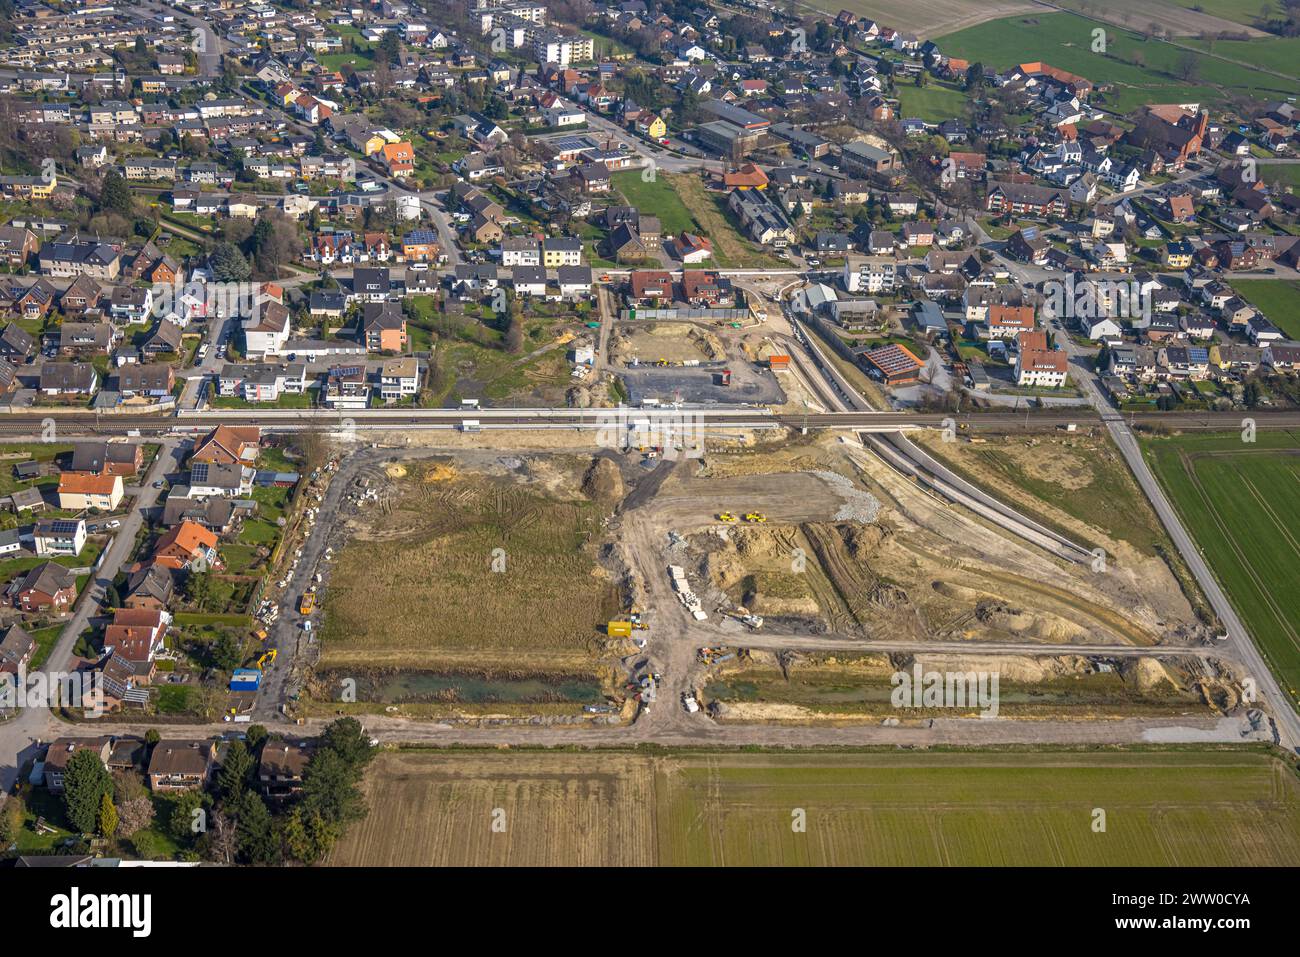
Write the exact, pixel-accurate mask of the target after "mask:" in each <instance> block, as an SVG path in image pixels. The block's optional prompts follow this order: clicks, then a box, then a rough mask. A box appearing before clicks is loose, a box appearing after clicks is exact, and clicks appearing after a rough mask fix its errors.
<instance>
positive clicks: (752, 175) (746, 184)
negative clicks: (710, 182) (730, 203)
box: [722, 163, 767, 189]
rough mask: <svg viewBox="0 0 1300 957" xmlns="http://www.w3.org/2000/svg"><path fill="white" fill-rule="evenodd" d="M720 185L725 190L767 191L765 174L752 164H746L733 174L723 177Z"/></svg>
mask: <svg viewBox="0 0 1300 957" xmlns="http://www.w3.org/2000/svg"><path fill="white" fill-rule="evenodd" d="M722 185H723V186H725V187H726V188H727V189H767V174H766V173H764V172H763V171H762V170H761V169H759V168H758V167H757V166H755V165H754V164H753V163H746V164H745V165H744V166H742V167H740V169H738V170H736V171H735V172H732V173H726V174H725V175H723V177H722Z"/></svg>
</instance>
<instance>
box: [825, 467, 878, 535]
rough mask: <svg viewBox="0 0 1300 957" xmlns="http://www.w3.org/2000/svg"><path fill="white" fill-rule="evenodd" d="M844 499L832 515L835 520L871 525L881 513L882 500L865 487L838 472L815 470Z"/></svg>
mask: <svg viewBox="0 0 1300 957" xmlns="http://www.w3.org/2000/svg"><path fill="white" fill-rule="evenodd" d="M813 474H814V475H817V476H819V477H820V478H821V479H822V480H823V481H825V482H826V484H828V485H829V486H831V488H833V489H834V490H835V491H836V493H837V494H838V495H839V496H840V498H841V499H843V504H842V505H840V508H839V511H837V512H836V513H835V515H834V516H833V517H832V519H831V520H832V521H835V522H861V523H862V524H863V525H870V524H871V523H872V522H874V521H875V520H876V516H878V515H879V514H880V502H879V501H878V500H877V499H876V497H875V496H874V495H872V494H871V493H870V492H868V491H866V490H865V489H861V488H858V487H857V486H856V485H854V484H853V482H852V481H851V480H850V479H847V478H845V477H844V476H843V475H840V474H839V473H838V472H814V473H813Z"/></svg>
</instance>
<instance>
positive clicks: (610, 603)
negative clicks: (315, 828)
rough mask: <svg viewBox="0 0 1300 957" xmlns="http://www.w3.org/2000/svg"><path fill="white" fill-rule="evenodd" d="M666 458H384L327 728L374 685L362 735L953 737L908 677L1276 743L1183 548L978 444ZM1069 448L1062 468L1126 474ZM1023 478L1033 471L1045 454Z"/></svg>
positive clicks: (330, 606)
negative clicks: (1173, 548) (1177, 721)
mask: <svg viewBox="0 0 1300 957" xmlns="http://www.w3.org/2000/svg"><path fill="white" fill-rule="evenodd" d="M451 441H452V440H451V439H447V440H442V439H438V440H430V445H431V446H445V445H446V444H448V443H450V442H451ZM585 441H587V442H589V441H590V436H589V435H588V437H587V439H586V440H585ZM646 441H650V442H654V441H655V440H654V439H653V438H652V439H650V440H646V439H645V438H644V437H641V436H639V434H637V435H634V434H632V433H629V434H628V436H627V438H626V439H625V440H622V441H617V442H615V443H613V444H614V447H613V448H598V449H592V448H591V447H590V445H586V446H584V444H583V442H584V439H583V437H582V436H581V435H575V434H573V433H557V434H555V435H554V436H553V437H552V438H551V439H550V440H543V439H541V438H534V439H533V440H532V443H533V445H534V446H535V448H534V449H533V450H531V451H526V452H525V451H520V452H514V453H509V454H504V453H501V452H497V451H494V450H493V449H492V448H491V446H492V445H494V444H495V440H494V438H493V437H492V436H490V435H489V436H487V437H484V436H481V435H479V436H464V437H460V436H458V437H456V439H455V442H456V443H457V446H456V448H457V451H456V452H455V454H454V458H453V457H452V456H449V455H447V454H446V453H445V452H444V451H441V450H440V448H436V447H430V448H427V449H418V450H417V449H413V448H408V449H406V450H404V451H403V450H391V449H390V450H382V449H377V450H376V451H375V452H374V453H373V455H374V456H376V457H377V458H376V462H375V464H373V465H370V466H367V467H366V468H364V469H362V470H361V471H360V472H358V474H357V476H356V477H355V478H354V479H353V481H354V482H355V483H357V487H358V488H359V489H364V494H361V495H359V499H360V501H365V502H370V503H372V504H370V505H367V506H364V507H363V506H362V505H360V504H357V505H354V506H353V509H352V512H351V513H345V514H344V515H342V516H341V518H342V521H341V522H340V523H339V524H338V526H337V529H336V532H335V534H336V536H337V537H338V542H339V544H338V546H337V547H338V548H339V549H340V554H339V559H338V568H339V569H340V570H344V571H346V575H345V576H344V578H343V580H344V581H345V582H346V584H344V585H342V586H341V587H335V588H334V589H332V590H331V593H330V594H329V595H328V596H327V598H326V600H325V603H324V610H325V612H326V615H325V621H326V624H325V630H324V633H323V636H322V643H321V651H322V653H321V656H320V660H319V662H318V663H317V666H316V670H315V673H314V679H313V681H312V682H310V683H309V691H310V692H311V693H310V694H309V696H308V699H309V701H314V702H316V706H315V707H316V710H317V711H321V710H324V709H329V710H337V705H338V702H337V696H335V695H334V694H333V691H332V689H333V688H334V687H335V686H337V685H339V684H340V683H343V682H346V681H348V680H349V679H350V680H351V681H352V682H353V683H354V684H355V685H356V687H357V696H356V701H354V702H347V703H345V707H344V708H343V710H353V711H364V712H368V713H370V714H374V715H384V716H385V717H387V718H391V719H398V720H402V719H404V720H416V721H418V720H421V719H434V718H436V719H438V720H441V721H446V720H452V721H454V722H458V723H461V724H464V723H469V724H473V725H480V726H481V725H483V724H484V723H507V724H508V723H536V722H541V723H542V724H543V725H545V726H555V725H581V726H585V727H589V728H590V727H594V726H598V725H606V726H610V728H609V732H610V733H615V734H619V735H625V736H627V737H628V738H630V739H632V740H639V739H641V738H643V737H644V738H646V739H647V740H653V739H655V737H656V736H658V735H661V734H664V733H673V732H680V733H683V734H687V733H690V734H697V733H698V734H707V733H708V729H709V728H710V727H718V728H723V727H727V726H733V725H754V724H777V725H782V724H784V725H803V726H819V725H826V726H836V725H844V724H853V723H858V724H862V723H871V724H877V725H882V724H884V725H886V726H888V724H889V723H890V722H892V723H893V724H894V725H895V726H906V725H907V723H908V722H913V723H915V722H922V723H924V722H927V721H931V720H933V718H934V716H935V714H936V712H934V711H932V710H930V709H927V708H925V707H921V708H912V707H907V708H902V709H900V708H898V707H897V705H896V704H893V703H891V687H890V679H891V676H893V675H895V674H897V673H899V672H900V671H907V670H908V669H911V668H913V667H916V666H918V665H920V666H921V667H922V668H924V669H926V670H934V669H938V670H941V671H953V672H996V673H997V674H999V675H1000V676H1001V680H1002V682H1003V683H1002V685H1001V695H1002V700H1004V701H1005V702H1006V706H1005V707H1004V708H1003V709H1002V710H1001V712H1000V717H1002V718H1005V719H1012V720H1014V719H1025V720H1030V721H1044V720H1051V721H1081V720H1084V719H1098V718H1103V719H1104V718H1114V719H1147V718H1161V717H1164V718H1170V717H1181V718H1195V719H1197V720H1201V721H1204V722H1208V723H1213V722H1215V721H1218V720H1221V719H1227V718H1231V719H1232V720H1234V721H1237V722H1238V724H1239V726H1240V728H1241V729H1242V731H1241V733H1243V734H1247V735H1250V736H1255V735H1259V736H1266V735H1267V731H1268V729H1267V727H1265V726H1264V725H1263V724H1262V723H1261V719H1260V715H1259V713H1258V712H1255V711H1253V709H1251V708H1250V707H1249V704H1250V702H1249V701H1247V700H1244V697H1243V692H1242V685H1241V679H1242V677H1243V676H1242V675H1240V674H1238V673H1237V669H1236V668H1235V666H1234V665H1233V664H1232V662H1231V661H1229V660H1226V659H1224V658H1223V657H1221V656H1219V655H1218V654H1217V653H1216V639H1215V633H1214V627H1213V624H1212V623H1211V622H1207V621H1206V620H1205V619H1204V615H1203V614H1202V613H1199V612H1198V608H1197V607H1196V601H1195V593H1194V592H1190V593H1189V592H1188V591H1186V590H1185V588H1184V586H1183V584H1182V582H1181V581H1180V579H1179V576H1178V574H1177V572H1176V567H1175V566H1173V565H1171V564H1170V563H1168V562H1167V560H1166V558H1165V557H1163V555H1162V552H1161V550H1160V549H1159V548H1158V547H1156V546H1157V544H1158V543H1156V542H1155V541H1154V540H1148V541H1145V542H1143V546H1144V547H1138V546H1137V545H1136V544H1133V543H1130V542H1126V541H1125V540H1123V539H1121V538H1119V537H1118V536H1117V535H1115V534H1113V530H1111V529H1109V528H1106V527H1097V526H1095V525H1092V524H1090V523H1087V522H1084V521H1082V520H1080V519H1069V516H1068V515H1066V514H1065V513H1064V511H1063V510H1064V509H1067V508H1069V507H1070V505H1069V502H1065V503H1061V502H1060V501H1058V502H1057V506H1055V507H1054V506H1051V505H1050V504H1048V503H1046V502H1041V503H1035V502H1034V501H1031V496H1030V492H1029V491H1028V490H1027V489H1021V490H1020V493H1019V494H1018V495H1015V496H1012V495H1004V496H999V497H998V498H994V497H992V496H991V495H989V493H988V492H986V491H985V489H986V488H988V487H989V485H988V484H986V483H987V476H986V475H982V474H981V475H979V476H978V477H979V478H980V479H981V480H982V481H981V484H979V485H976V484H975V483H974V482H972V481H970V480H968V479H966V478H964V477H963V476H962V475H961V474H958V473H957V471H955V468H950V467H949V466H948V465H946V464H944V463H945V461H952V462H964V461H965V459H964V458H963V456H966V455H976V456H982V455H983V454H984V453H981V452H968V451H967V450H969V449H978V448H980V446H977V445H973V444H972V442H971V440H970V439H969V438H967V437H965V436H959V437H957V438H955V439H953V440H952V442H950V443H944V444H940V445H937V446H936V445H934V443H933V442H925V443H915V442H912V441H910V440H909V439H908V438H906V437H904V436H903V435H902V434H898V433H894V434H888V435H877V434H872V433H866V432H864V433H854V432H838V433H834V432H812V433H809V434H807V435H798V434H792V433H791V432H789V431H788V430H775V431H755V432H747V433H744V434H731V433H716V434H715V435H714V436H712V437H710V438H709V439H708V440H707V441H705V442H703V443H702V445H691V444H690V443H689V442H687V441H686V440H685V439H683V438H681V437H673V436H669V438H668V439H667V440H666V443H667V444H658V445H656V444H650V445H647V444H645V442H646ZM660 441H663V440H660ZM939 441H940V442H941V443H942V440H939ZM1000 441H1001V440H999V439H990V440H988V442H987V443H986V445H987V447H988V448H990V449H995V448H1001V446H1000V445H999V442H1000ZM1070 441H1071V442H1073V443H1074V444H1072V445H1071V446H1070V447H1069V448H1065V447H1062V448H1059V449H1057V450H1056V451H1057V453H1058V454H1059V455H1064V456H1065V457H1066V459H1067V460H1068V459H1069V457H1070V456H1073V458H1074V459H1076V460H1077V462H1076V465H1078V464H1079V463H1082V465H1083V466H1087V467H1088V468H1089V469H1091V470H1092V471H1091V472H1090V473H1089V474H1092V475H1094V477H1099V476H1100V477H1104V476H1106V475H1107V474H1108V472H1107V469H1108V468H1109V466H1108V465H1107V464H1106V463H1105V461H1104V460H1102V459H1099V458H1098V457H1097V453H1096V450H1094V449H1092V448H1090V447H1089V444H1088V443H1087V442H1083V441H1082V437H1076V438H1075V439H1072V440H1070ZM547 444H550V445H551V449H549V450H548V449H547V448H545V446H546V445H547ZM931 448H933V449H934V454H933V455H932V454H931V453H930V451H929V450H930V449H931ZM957 449H961V450H962V451H960V452H959V451H955V450H957ZM940 454H943V455H944V456H945V458H944V460H940V458H939V457H938V456H939V455H940ZM1005 454H1006V455H1021V456H1023V455H1024V454H1026V453H1025V445H1024V443H1023V440H1021V439H1017V440H1015V441H1014V442H1011V441H1008V442H1007V443H1006V449H1005ZM1044 467H1046V466H1044ZM1080 468H1081V469H1082V466H1080ZM965 471H967V473H968V474H972V475H973V476H974V475H975V472H974V471H973V469H966V470H965ZM1082 474H1083V472H1082V470H1081V471H1080V475H1082ZM1075 484H1076V485H1079V487H1081V488H1082V487H1084V484H1085V483H1083V482H1082V479H1079V480H1078V481H1076V483H1075ZM1108 488H1109V483H1108ZM1119 491H1123V490H1119ZM1133 491H1134V497H1128V498H1125V497H1122V496H1120V495H1118V492H1117V491H1116V490H1115V489H1113V488H1111V489H1110V491H1109V492H1108V494H1114V495H1116V498H1115V504H1114V509H1113V511H1114V512H1117V513H1121V514H1132V515H1135V516H1138V517H1139V518H1143V516H1142V515H1141V511H1142V507H1143V503H1142V501H1141V500H1140V498H1137V497H1136V490H1133ZM1058 498H1059V497H1058ZM1035 504H1037V505H1038V506H1039V507H1033V508H1031V507H1030V506H1034V505H1035ZM1063 516H1064V517H1063ZM1139 524H1141V522H1139ZM1143 527H1147V528H1150V527H1152V526H1150V525H1144V526H1143ZM494 562H498V563H499V565H498V564H494ZM376 608H383V609H386V611H385V612H384V613H383V614H376V612H375V609H376ZM304 707H307V709H308V710H309V711H310V705H304ZM945 716H946V717H948V718H954V717H969V716H970V715H966V714H964V713H961V712H946V713H945ZM700 722H703V724H701V723H700Z"/></svg>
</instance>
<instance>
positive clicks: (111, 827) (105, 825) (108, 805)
mask: <svg viewBox="0 0 1300 957" xmlns="http://www.w3.org/2000/svg"><path fill="white" fill-rule="evenodd" d="M99 833H100V834H101V835H102V836H104V837H107V838H112V837H113V835H114V834H116V833H117V808H116V807H114V806H113V795H111V794H110V793H108V792H107V791H105V792H104V796H103V797H102V798H100V799H99Z"/></svg>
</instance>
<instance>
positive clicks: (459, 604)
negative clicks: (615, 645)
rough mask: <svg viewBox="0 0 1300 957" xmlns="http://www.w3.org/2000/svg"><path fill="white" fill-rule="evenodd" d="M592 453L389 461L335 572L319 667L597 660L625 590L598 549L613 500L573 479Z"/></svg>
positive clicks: (573, 667) (513, 667)
mask: <svg viewBox="0 0 1300 957" xmlns="http://www.w3.org/2000/svg"><path fill="white" fill-rule="evenodd" d="M589 462H590V459H584V458H581V457H577V456H571V457H565V456H546V457H539V458H535V459H527V460H523V459H520V460H514V462H513V463H512V464H515V468H514V469H512V470H509V474H508V475H487V474H483V473H457V472H456V471H454V470H452V469H450V468H447V467H445V466H438V465H433V464H430V463H411V464H409V465H408V466H406V469H405V474H402V475H396V476H395V473H393V472H390V474H389V481H390V482H391V487H390V490H389V492H388V493H387V504H386V505H385V506H379V507H375V508H373V509H372V510H371V511H368V512H363V513H362V514H361V516H360V518H359V519H357V520H354V521H355V525H356V527H355V528H354V529H353V533H354V534H353V538H352V540H351V541H350V543H349V544H348V545H347V546H346V547H345V548H344V549H343V550H342V551H341V553H340V554H339V557H338V563H337V567H336V568H335V570H334V573H333V575H332V576H331V581H330V585H329V588H328V591H327V592H326V595H325V613H326V618H325V628H324V632H323V636H322V639H323V657H322V662H321V664H322V666H323V667H327V668H329V667H339V666H348V665H352V666H367V667H404V668H412V667H419V668H425V669H435V668H471V667H472V668H476V669H486V670H491V671H493V672H496V673H502V674H512V673H534V672H553V673H554V672H573V671H581V670H583V669H584V668H586V669H590V667H591V666H592V663H593V661H594V660H595V658H596V657H597V656H598V655H599V654H600V653H601V651H602V648H603V646H602V641H601V635H600V634H599V632H598V628H599V626H601V625H602V624H603V623H604V622H605V621H606V620H607V619H608V618H609V617H610V614H611V613H612V612H613V611H614V610H615V608H616V595H615V592H614V588H613V586H612V585H611V584H610V583H609V581H608V580H607V579H606V578H605V577H604V575H603V573H602V572H601V571H600V569H599V568H598V566H597V565H596V561H595V545H594V542H595V539H596V537H597V536H598V534H599V530H600V523H601V521H602V519H603V517H604V515H605V512H604V511H603V510H602V508H601V507H600V506H598V505H596V504H595V503H593V502H591V501H589V500H588V499H586V498H585V496H583V495H582V494H581V493H580V492H579V491H578V490H577V488H578V486H577V482H578V481H579V480H580V478H581V475H582V470H583V469H584V468H585V467H586V465H587V464H588V463H589ZM394 476H395V477H394ZM494 568H495V569H499V570H494Z"/></svg>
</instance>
